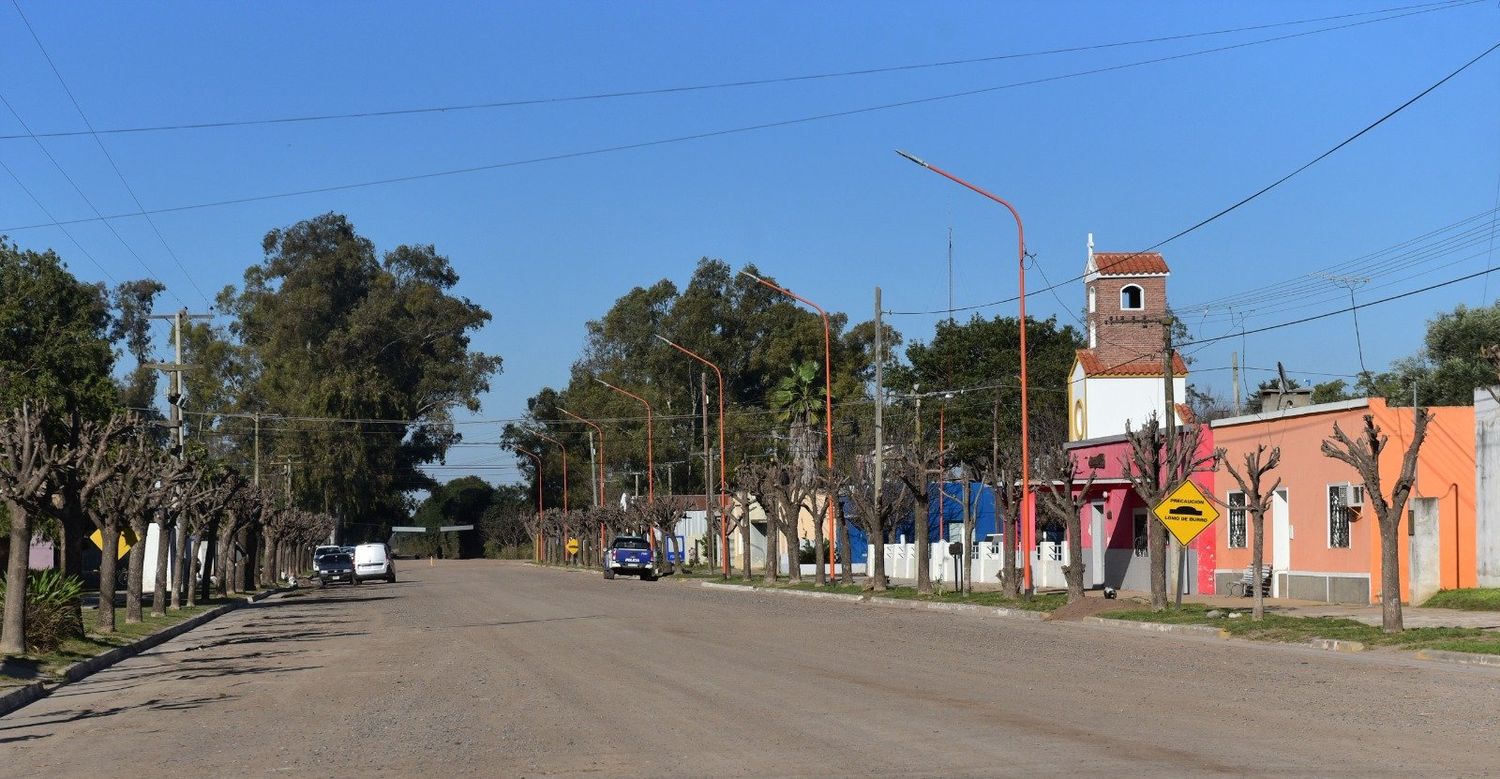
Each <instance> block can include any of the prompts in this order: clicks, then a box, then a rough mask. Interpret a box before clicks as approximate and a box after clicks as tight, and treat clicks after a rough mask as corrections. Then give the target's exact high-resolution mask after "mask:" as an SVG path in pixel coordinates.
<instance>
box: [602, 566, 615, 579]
mask: <svg viewBox="0 0 1500 779" xmlns="http://www.w3.org/2000/svg"><path fill="white" fill-rule="evenodd" d="M604 578H606V579H613V578H615V572H614V571H612V570H610V569H608V568H605V569H604Z"/></svg>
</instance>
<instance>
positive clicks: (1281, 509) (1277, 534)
mask: <svg viewBox="0 0 1500 779" xmlns="http://www.w3.org/2000/svg"><path fill="white" fill-rule="evenodd" d="M1291 565H1292V513H1291V506H1290V504H1289V502H1288V501H1287V497H1286V490H1277V491H1276V495H1275V496H1274V497H1273V498H1272V499H1271V574H1272V576H1271V597H1274V598H1280V597H1282V595H1283V593H1282V592H1281V584H1280V582H1281V578H1282V574H1284V573H1286V571H1287V569H1288V568H1290V567H1291Z"/></svg>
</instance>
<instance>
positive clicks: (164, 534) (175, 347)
mask: <svg viewBox="0 0 1500 779" xmlns="http://www.w3.org/2000/svg"><path fill="white" fill-rule="evenodd" d="M150 318H151V319H163V320H168V321H170V322H171V323H172V357H173V359H172V362H170V363H152V364H151V365H150V367H152V368H156V369H158V370H164V371H166V372H167V373H168V384H167V404H168V406H169V408H168V417H167V420H168V421H167V427H168V428H169V429H170V430H171V431H172V439H173V444H172V450H173V454H174V455H175V456H176V457H177V459H178V460H182V459H185V458H186V456H187V447H186V445H185V444H186V441H187V438H186V433H187V431H186V430H185V429H184V427H183V424H184V423H183V418H182V416H183V415H182V395H183V392H182V389H183V387H182V369H183V368H184V367H186V366H184V365H183V364H182V328H183V326H184V325H186V324H187V323H188V322H190V321H192V320H194V319H212V318H213V314H189V313H188V310H187V309H186V308H182V309H178V310H177V311H174V312H172V313H171V314H153V315H151V317H150ZM178 511H179V512H180V511H181V507H180V506H179V509H178ZM165 516H166V518H167V519H168V521H169V522H170V525H169V524H168V523H158V524H157V529H158V531H159V532H158V533H157V534H156V560H157V563H156V576H155V578H154V580H153V581H152V594H151V613H152V614H153V615H155V616H163V615H165V614H166V613H167V602H166V596H167V592H168V590H170V591H171V602H172V608H173V609H174V610H176V609H179V608H181V607H182V591H183V590H184V589H185V588H186V586H187V582H186V577H185V576H184V574H183V571H182V566H183V562H184V561H185V560H186V553H185V551H184V547H185V546H186V544H187V523H185V522H181V521H179V520H178V517H177V516H176V513H174V512H166V513H165ZM142 541H144V539H142ZM169 579H173V580H176V582H177V586H175V587H174V586H171V585H170V584H169Z"/></svg>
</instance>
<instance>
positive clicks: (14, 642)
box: [0, 500, 31, 655]
mask: <svg viewBox="0 0 1500 779" xmlns="http://www.w3.org/2000/svg"><path fill="white" fill-rule="evenodd" d="M5 507H6V508H7V509H9V510H10V553H9V556H8V557H7V559H6V565H5V616H4V620H3V622H0V655H19V654H25V652H26V569H27V564H28V563H29V562H30V558H31V514H30V513H29V512H27V511H26V510H25V509H23V508H21V506H20V505H19V504H17V503H15V502H13V501H9V500H7V501H6V502H5Z"/></svg>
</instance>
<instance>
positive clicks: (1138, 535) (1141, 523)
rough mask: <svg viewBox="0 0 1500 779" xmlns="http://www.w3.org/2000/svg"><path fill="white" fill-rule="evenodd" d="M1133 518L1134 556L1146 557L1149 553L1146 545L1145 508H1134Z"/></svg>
mask: <svg viewBox="0 0 1500 779" xmlns="http://www.w3.org/2000/svg"><path fill="white" fill-rule="evenodd" d="M1134 519H1135V556H1136V557H1147V556H1149V555H1150V554H1151V552H1150V549H1148V548H1147V546H1146V527H1147V524H1146V510H1145V509H1136V510H1135V514H1134Z"/></svg>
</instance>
